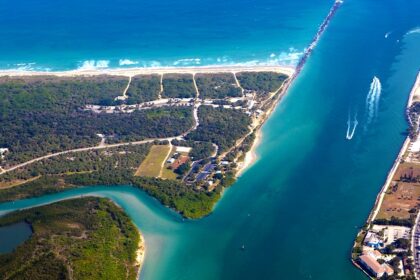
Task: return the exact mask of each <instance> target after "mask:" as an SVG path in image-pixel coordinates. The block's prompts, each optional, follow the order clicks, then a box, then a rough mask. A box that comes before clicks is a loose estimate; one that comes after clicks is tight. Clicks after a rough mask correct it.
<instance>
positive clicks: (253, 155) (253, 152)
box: [236, 127, 262, 177]
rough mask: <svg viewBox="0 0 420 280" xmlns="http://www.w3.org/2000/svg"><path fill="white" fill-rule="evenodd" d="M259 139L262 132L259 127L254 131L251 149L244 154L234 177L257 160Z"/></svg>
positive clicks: (238, 175) (242, 172)
mask: <svg viewBox="0 0 420 280" xmlns="http://www.w3.org/2000/svg"><path fill="white" fill-rule="evenodd" d="M261 139H262V132H261V127H260V128H258V129H257V131H256V132H255V140H254V142H253V143H252V146H251V149H250V150H249V151H248V152H247V153H246V154H245V159H244V161H243V162H242V165H241V168H240V169H239V170H238V172H237V174H236V177H240V176H241V175H242V174H244V172H245V171H246V170H247V169H248V168H250V167H251V166H252V165H254V164H255V163H256V162H257V161H258V159H259V155H258V154H257V148H258V146H259V145H260V143H261Z"/></svg>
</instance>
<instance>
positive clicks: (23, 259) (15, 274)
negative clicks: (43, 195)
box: [0, 198, 144, 280]
mask: <svg viewBox="0 0 420 280" xmlns="http://www.w3.org/2000/svg"><path fill="white" fill-rule="evenodd" d="M20 222H25V223H28V224H29V225H30V226H31V228H32V235H31V236H30V237H29V239H27V240H26V241H25V242H23V243H22V244H20V245H19V246H18V247H17V248H16V249H15V250H14V251H13V252H11V253H7V254H1V255H0V278H1V279H89V280H92V279H137V276H138V274H139V271H140V267H141V261H142V256H143V254H144V244H143V241H142V238H141V236H140V234H139V232H138V230H137V228H136V227H135V225H134V224H133V223H132V222H131V221H130V219H129V217H128V216H127V215H126V214H125V213H124V212H123V211H122V209H120V208H119V207H117V206H116V205H114V204H113V203H112V202H111V201H109V200H108V199H104V198H79V199H72V200H67V201H62V202H58V203H54V204H50V205H47V206H41V207H36V208H32V209H28V210H21V211H17V212H13V213H11V214H8V215H6V216H3V217H1V218H0V227H2V226H6V225H11V224H16V223H20Z"/></svg>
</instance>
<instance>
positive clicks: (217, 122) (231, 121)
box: [186, 106, 251, 153]
mask: <svg viewBox="0 0 420 280" xmlns="http://www.w3.org/2000/svg"><path fill="white" fill-rule="evenodd" d="M198 117H199V119H200V125H199V126H198V128H197V130H195V131H193V132H191V133H190V134H188V135H187V136H186V138H187V139H189V140H195V141H206V142H212V143H215V144H217V145H218V146H219V153H220V152H224V151H226V150H227V149H228V148H229V147H232V146H233V145H235V142H236V140H238V139H240V138H241V137H243V136H245V135H246V133H248V132H249V125H250V124H251V120H250V118H249V117H248V116H247V115H246V114H245V113H243V112H241V111H238V110H230V109H223V108H213V107H210V106H201V107H200V108H199V111H198Z"/></svg>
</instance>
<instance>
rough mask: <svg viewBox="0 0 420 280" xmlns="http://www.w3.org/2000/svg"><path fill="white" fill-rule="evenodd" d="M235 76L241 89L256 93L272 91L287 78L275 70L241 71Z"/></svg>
mask: <svg viewBox="0 0 420 280" xmlns="http://www.w3.org/2000/svg"><path fill="white" fill-rule="evenodd" d="M236 77H237V78H238V80H239V83H240V84H241V86H242V88H243V89H245V90H252V91H256V92H258V93H268V92H273V91H275V90H277V89H278V88H279V87H280V86H281V85H282V83H283V82H284V81H285V80H286V79H287V78H288V77H287V76H286V75H285V74H281V73H276V72H241V73H238V74H236Z"/></svg>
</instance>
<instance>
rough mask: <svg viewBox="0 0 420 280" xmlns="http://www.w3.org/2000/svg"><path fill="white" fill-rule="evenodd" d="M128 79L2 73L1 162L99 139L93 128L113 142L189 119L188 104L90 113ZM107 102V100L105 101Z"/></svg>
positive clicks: (176, 127) (174, 127)
mask: <svg viewBox="0 0 420 280" xmlns="http://www.w3.org/2000/svg"><path fill="white" fill-rule="evenodd" d="M127 82H128V81H127V79H126V78H121V77H113V76H98V77H94V78H71V79H70V78H60V77H54V78H52V77H25V78H4V77H3V78H1V79H0V123H1V124H2V125H1V126H0V148H8V149H9V153H7V154H6V155H5V162H3V163H1V162H0V164H2V165H4V166H8V165H14V164H16V163H19V162H23V161H26V160H30V159H32V158H34V157H37V156H41V155H45V154H48V153H54V152H58V151H63V150H69V149H74V148H79V147H87V146H94V145H97V144H98V143H99V141H100V138H99V137H98V136H97V134H104V135H106V136H109V138H110V141H111V142H114V143H115V142H118V141H136V140H142V139H145V138H156V137H159V138H161V137H168V136H175V135H179V134H182V133H183V132H185V131H187V130H188V129H189V128H190V127H191V126H192V124H193V119H192V111H191V108H182V107H167V108H155V109H149V110H138V111H134V112H133V113H131V114H122V113H121V114H118V113H117V114H106V113H99V114H98V113H94V112H91V111H86V110H83V106H85V105H87V104H101V103H104V100H107V99H113V98H115V97H116V96H119V95H121V94H122V91H123V90H124V87H125V86H126V85H127ZM105 103H106V102H105Z"/></svg>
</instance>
